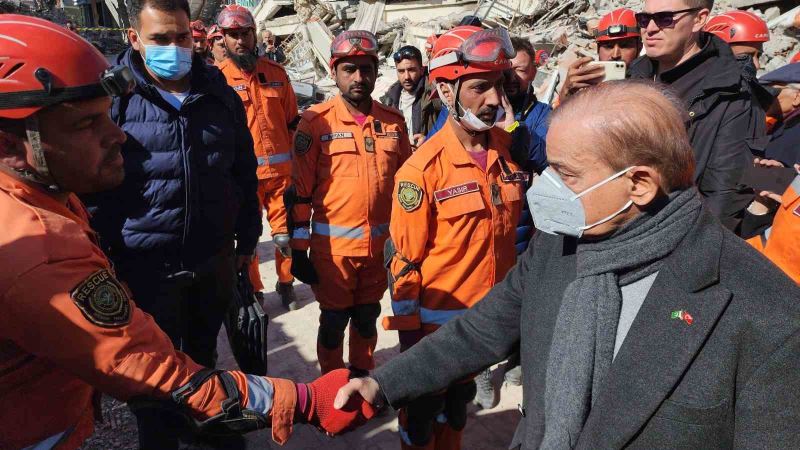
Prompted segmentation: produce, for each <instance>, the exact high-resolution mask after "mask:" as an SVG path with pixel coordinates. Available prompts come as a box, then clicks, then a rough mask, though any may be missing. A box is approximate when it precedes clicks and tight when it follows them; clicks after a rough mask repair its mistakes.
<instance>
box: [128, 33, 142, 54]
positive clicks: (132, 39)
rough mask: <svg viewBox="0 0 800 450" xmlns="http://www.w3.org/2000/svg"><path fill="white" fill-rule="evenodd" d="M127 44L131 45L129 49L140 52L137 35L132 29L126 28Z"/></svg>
mask: <svg viewBox="0 0 800 450" xmlns="http://www.w3.org/2000/svg"><path fill="white" fill-rule="evenodd" d="M128 42H130V43H131V47H133V49H134V50H136V51H137V52H139V51H141V50H142V49H141V45H142V43H141V42H139V35H138V34H136V30H134V29H133V28H128Z"/></svg>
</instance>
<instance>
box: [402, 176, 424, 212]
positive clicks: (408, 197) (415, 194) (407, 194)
mask: <svg viewBox="0 0 800 450" xmlns="http://www.w3.org/2000/svg"><path fill="white" fill-rule="evenodd" d="M397 202H398V203H400V206H401V207H402V208H403V209H404V210H405V211H406V212H411V211H414V210H415V209H417V208H419V205H421V204H422V188H421V187H419V186H417V185H416V184H414V183H412V182H410V181H401V182H399V183H397Z"/></svg>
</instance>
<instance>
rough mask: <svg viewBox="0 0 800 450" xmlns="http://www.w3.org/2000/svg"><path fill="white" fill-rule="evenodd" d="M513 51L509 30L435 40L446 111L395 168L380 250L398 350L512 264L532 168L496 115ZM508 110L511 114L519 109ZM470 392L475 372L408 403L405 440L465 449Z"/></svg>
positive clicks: (464, 32)
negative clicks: (514, 155)
mask: <svg viewBox="0 0 800 450" xmlns="http://www.w3.org/2000/svg"><path fill="white" fill-rule="evenodd" d="M514 54H515V51H514V48H513V46H512V44H511V41H510V38H509V36H508V33H507V32H506V31H505V30H504V29H493V30H481V28H478V27H473V26H458V27H455V28H453V29H452V30H450V31H448V32H446V33H444V34H443V35H442V36H440V37H439V39H438V40H437V41H436V44H435V45H434V49H433V54H432V59H431V62H430V65H429V67H430V80H431V83H433V84H434V85H435V86H436V89H437V92H438V95H439V97H440V98H441V99H442V102H443V103H444V104H445V105H446V106H447V110H448V111H450V117H449V118H448V119H447V122H446V124H445V126H444V128H442V129H441V130H440V131H439V132H438V133H436V134H435V135H433V136H432V137H431V138H430V139H429V140H427V141H425V143H423V145H422V146H421V147H420V148H419V149H418V150H417V151H416V152H415V153H414V155H413V156H412V157H411V158H409V160H408V161H407V162H406V163H405V164H404V165H403V167H402V168H401V169H400V170H399V171H398V172H397V175H396V177H395V180H396V185H395V195H394V205H393V206H392V220H391V222H390V223H391V225H390V230H391V240H390V241H389V242H388V243H387V246H386V249H385V250H384V252H385V255H386V263H387V268H388V271H389V281H390V282H389V290H390V293H391V298H392V309H393V312H394V316H392V317H385V318H384V321H383V324H384V328H386V329H389V330H398V331H399V335H400V349H401V351H405V350H407V349H408V348H410V347H411V346H413V345H414V344H416V343H417V342H418V341H419V340H420V339H422V338H423V337H424V336H425V335H428V334H430V333H432V332H434V331H435V330H437V329H438V328H439V327H440V326H442V325H443V324H445V323H446V322H447V321H448V320H450V319H452V318H455V317H457V316H459V315H460V314H462V313H463V312H464V311H466V310H467V309H468V308H470V307H471V306H473V305H474V304H475V303H476V302H477V301H479V300H480V299H481V298H482V297H483V296H484V295H485V294H486V293H487V292H488V291H489V289H490V288H491V287H492V286H493V285H494V284H495V283H497V282H499V281H501V280H502V279H503V277H504V276H505V275H506V273H507V272H508V271H509V269H511V266H513V264H514V260H515V248H514V239H515V234H516V233H515V229H516V225H517V223H518V220H519V215H520V211H521V209H522V207H521V202H522V201H523V198H522V196H523V189H524V186H525V183H526V180H527V177H526V175H525V173H524V172H521V171H519V168H518V166H517V165H516V164H515V163H514V162H512V159H511V156H510V155H509V152H508V148H509V146H510V142H511V137H510V134H509V133H508V132H506V131H504V130H503V129H502V128H505V127H506V126H508V125H510V124H508V123H507V120H508V119H505V120H504V121H503V122H502V123H498V119H499V118H500V117H502V116H503V108H502V106H501V105H502V104H503V103H506V102H504V101H503V100H502V99H503V97H504V95H505V94H504V93H503V80H504V79H503V70H506V69H509V68H510V67H511V63H510V61H509V60H510V58H512V57H513V56H514ZM506 104H507V103H506ZM506 117H510V120H511V122H512V123H513V120H514V119H513V112H510V111H509V112H508V114H506ZM496 125H499V126H496ZM501 127H502V128H501ZM474 396H475V383H474V381H472V380H461V381H460V382H457V383H453V384H451V385H450V386H449V387H448V388H447V390H446V391H445V392H437V393H434V394H431V395H427V396H425V397H422V398H420V399H417V400H414V401H412V402H411V403H409V404H408V405H407V406H406V407H405V408H402V409H401V410H400V416H399V420H400V436H401V440H402V448H404V449H420V448H422V449H437V450H443V449H459V448H461V433H462V430H463V429H464V426H465V424H466V405H467V403H469V402H470V401H471V400H472V398H473V397H474Z"/></svg>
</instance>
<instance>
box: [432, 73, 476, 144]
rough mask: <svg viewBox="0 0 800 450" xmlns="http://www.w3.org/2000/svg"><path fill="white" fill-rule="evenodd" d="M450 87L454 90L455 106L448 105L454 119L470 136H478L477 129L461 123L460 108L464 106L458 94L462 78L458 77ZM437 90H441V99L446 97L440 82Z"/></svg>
mask: <svg viewBox="0 0 800 450" xmlns="http://www.w3.org/2000/svg"><path fill="white" fill-rule="evenodd" d="M450 89H451V90H452V91H453V106H452V107H448V110H449V111H450V115H452V116H453V119H455V121H456V123H457V124H458V126H459V127H461V129H462V130H464V131H466V132H467V134H469V135H470V136H476V135H477V134H478V132H477V131H472V130H470V129H467V128H466V127H464V125H462V124H461V111H460V109H461V108H462V106H461V102H459V101H458V95H459V93H460V92H461V78H459V79H457V80H456V82H455V83H454V84H450ZM436 90H437V91H439V97H440V98H441V99H444V98H445V96H444V95H443V94H442V90H441V89H440V88H439V85H438V84H437V85H436Z"/></svg>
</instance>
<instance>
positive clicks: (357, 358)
mask: <svg viewBox="0 0 800 450" xmlns="http://www.w3.org/2000/svg"><path fill="white" fill-rule="evenodd" d="M378 311H380V309H379V310H378ZM373 322H374V321H373ZM377 344H378V335H377V333H376V334H374V335H372V336H371V337H363V336H361V333H360V332H359V331H358V330H357V329H356V327H354V326H353V324H352V323H351V324H350V346H349V347H350V348H349V351H350V353H349V355H348V356H349V358H348V359H349V360H350V365H351V366H353V368H356V369H361V370H372V369H374V368H375V357H374V354H375V346H376V345H377Z"/></svg>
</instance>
